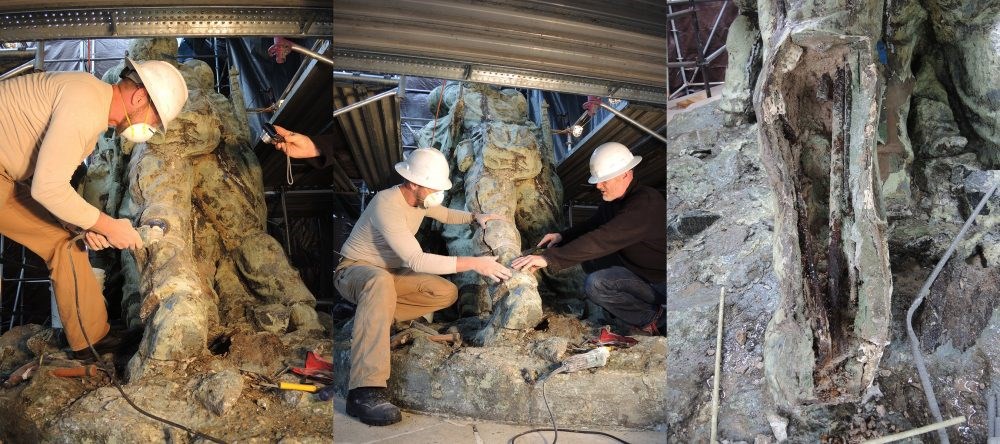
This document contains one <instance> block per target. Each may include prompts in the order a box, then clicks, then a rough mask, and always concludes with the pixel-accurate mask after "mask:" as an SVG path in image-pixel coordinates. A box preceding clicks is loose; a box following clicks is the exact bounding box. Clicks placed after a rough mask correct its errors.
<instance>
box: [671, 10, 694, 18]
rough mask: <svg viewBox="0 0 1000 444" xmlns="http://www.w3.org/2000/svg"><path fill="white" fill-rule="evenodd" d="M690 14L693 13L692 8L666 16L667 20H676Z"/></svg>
mask: <svg viewBox="0 0 1000 444" xmlns="http://www.w3.org/2000/svg"><path fill="white" fill-rule="evenodd" d="M692 12H694V8H687V9H684V10H681V11H677V12H671V13H669V14H667V18H668V19H672V18H677V17H683V16H685V15H688V14H690V13H692Z"/></svg>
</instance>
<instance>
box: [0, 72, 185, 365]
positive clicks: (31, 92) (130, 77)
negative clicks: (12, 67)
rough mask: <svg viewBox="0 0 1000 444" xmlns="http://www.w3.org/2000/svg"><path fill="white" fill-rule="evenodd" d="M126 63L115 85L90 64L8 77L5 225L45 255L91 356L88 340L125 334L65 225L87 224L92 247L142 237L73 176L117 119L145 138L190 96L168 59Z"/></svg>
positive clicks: (1, 176)
mask: <svg viewBox="0 0 1000 444" xmlns="http://www.w3.org/2000/svg"><path fill="white" fill-rule="evenodd" d="M126 66H127V69H126V70H125V72H123V74H122V76H123V79H122V81H121V82H119V83H118V84H116V85H108V84H107V83H104V82H102V81H101V80H99V79H97V78H95V77H94V76H93V75H91V74H89V73H86V72H53V73H38V74H29V75H24V76H20V77H14V78H11V79H8V80H5V81H2V82H0V141H2V142H0V234H2V235H4V236H7V237H8V238H10V239H13V240H14V241H15V242H17V243H19V244H21V245H24V246H25V247H27V248H28V249H30V250H31V251H33V252H35V253H36V254H38V255H39V256H40V257H41V258H42V259H43V260H45V262H46V264H47V265H48V268H49V270H50V276H51V278H52V289H53V292H54V293H55V298H56V304H57V305H58V309H59V316H60V318H62V320H63V326H64V328H65V332H66V339H67V341H68V342H69V345H70V348H71V349H72V350H73V351H74V355H75V356H76V357H78V358H86V357H87V356H88V355H89V350H88V349H87V342H88V339H89V342H90V343H92V344H94V345H95V348H97V350H98V351H99V352H104V351H111V350H113V349H114V347H115V346H116V345H117V338H115V337H113V336H108V332H109V330H110V326H109V324H108V313H107V310H106V308H105V306H104V297H103V296H102V289H101V288H98V285H97V281H96V279H95V277H94V273H93V271H92V270H91V267H90V262H89V260H88V258H87V252H86V250H85V249H83V248H82V247H81V246H79V245H76V244H75V243H73V242H72V240H71V239H72V237H73V235H72V234H71V233H70V232H69V231H68V230H67V229H66V226H75V227H78V228H79V229H82V230H85V232H86V235H85V238H84V239H85V241H86V243H87V245H88V246H90V247H91V248H94V249H101V248H106V247H114V248H119V249H124V248H130V249H134V248H140V247H142V239H141V238H140V237H139V233H138V232H137V231H136V230H135V229H134V228H133V227H132V224H131V222H130V221H129V220H128V219H115V218H114V217H112V216H109V215H107V214H104V213H102V212H101V211H100V210H98V209H97V208H95V207H93V206H91V205H90V204H88V203H87V202H86V201H85V200H83V198H82V197H80V195H78V194H77V193H76V191H75V190H74V189H73V187H72V186H71V185H70V178H71V177H72V175H73V172H74V171H75V170H76V168H77V167H78V166H79V165H80V164H81V163H82V162H83V159H84V158H86V157H87V156H88V155H89V154H90V153H91V152H92V151H93V150H94V146H95V144H96V143H97V138H98V136H99V135H100V134H101V133H103V132H105V131H106V130H107V129H108V128H109V127H113V128H115V129H117V130H118V132H120V133H121V134H122V136H123V137H126V138H128V139H129V140H132V141H135V142H137V143H138V142H145V141H146V140H148V139H149V138H150V137H151V136H152V135H153V133H154V132H155V131H156V128H157V127H158V128H159V129H160V130H166V127H167V124H168V123H169V122H170V121H171V120H173V119H174V117H176V116H177V114H178V113H180V110H181V107H183V106H184V102H185V101H187V86H186V85H185V84H184V78H183V77H182V76H181V73H180V72H179V71H177V69H176V68H174V67H173V66H171V65H170V64H168V63H165V62H159V61H150V62H134V61H132V60H128V59H127V60H126ZM71 258H72V259H71ZM77 295H79V298H78V299H79V309H78V307H77ZM78 312H79V320H78V314H77V313H78ZM81 322H82V324H83V329H82V330H81V328H80V324H81Z"/></svg>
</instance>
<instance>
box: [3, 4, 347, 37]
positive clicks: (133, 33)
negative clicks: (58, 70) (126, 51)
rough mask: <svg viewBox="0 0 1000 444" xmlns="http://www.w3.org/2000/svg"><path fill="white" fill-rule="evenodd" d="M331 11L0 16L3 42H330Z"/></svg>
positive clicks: (127, 10)
mask: <svg viewBox="0 0 1000 444" xmlns="http://www.w3.org/2000/svg"><path fill="white" fill-rule="evenodd" d="M332 17H333V10H332V8H315V7H270V8H262V7H236V6H225V7H214V6H183V7H122V8H87V9H55V10H43V11H37V10H36V11H20V12H4V13H0V41H39V40H55V39H89V38H132V37H220V36H226V37H238V36H275V35H281V36H286V37H327V38H328V37H329V36H330V35H331V34H332V33H333V18H332Z"/></svg>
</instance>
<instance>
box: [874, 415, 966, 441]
mask: <svg viewBox="0 0 1000 444" xmlns="http://www.w3.org/2000/svg"><path fill="white" fill-rule="evenodd" d="M963 422H965V417H964V416H959V417H958V418H951V419H949V420H947V421H940V422H935V423H934V424H928V425H925V426H923V427H919V428H916V429H913V430H908V431H905V432H901V433H896V434H893V435H889V436H883V437H881V438H875V439H873V440H870V441H865V442H863V443H862V444H882V443H886V442H893V441H899V440H901V439H903V438H909V437H911V436H917V435H922V434H924V433H927V432H932V431H934V430H937V431H938V433H941V432H943V431H944V428H945V427H950V426H953V425H956V424H961V423H963Z"/></svg>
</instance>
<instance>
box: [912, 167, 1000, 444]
mask: <svg viewBox="0 0 1000 444" xmlns="http://www.w3.org/2000/svg"><path fill="white" fill-rule="evenodd" d="M998 185H1000V183H997V184H994V185H993V187H992V188H990V191H989V192H987V193H986V194H984V195H983V198H982V199H981V200H980V201H979V205H977V206H976V209H975V211H973V212H972V214H971V215H969V218H968V219H967V220H966V221H965V225H963V226H962V229H961V230H959V231H958V234H957V235H955V239H954V240H953V241H951V245H950V246H949V247H948V251H946V252H945V253H944V256H942V257H941V260H939V261H938V263H937V265H936V266H935V267H934V271H932V272H931V275H930V277H928V278H927V281H926V282H924V286H923V287H922V288H921V289H920V293H917V298H916V299H914V300H913V304H911V305H910V309H909V310H907V311H906V334H907V336H909V337H910V351H911V352H912V353H913V363H914V364H915V365H916V366H917V373H919V374H920V385H921V386H922V387H923V389H924V396H925V397H927V404H928V406H929V407H930V410H931V414H932V415H933V416H934V419H935V420H937V421H938V422H941V421H942V418H941V409H940V407H938V402H937V397H935V396H934V387H933V386H931V378H930V375H928V373H927V366H926V365H925V364H924V358H923V355H921V354H920V339H919V338H917V334H916V333H914V332H913V313H915V312H916V311H917V308H918V307H920V304H921V303H922V302H923V301H924V297H926V296H927V294H928V293H930V291H931V284H933V283H934V280H935V279H937V276H938V274H939V273H941V269H943V268H944V264H946V263H947V262H948V259H949V258H951V254H952V253H954V252H955V247H956V246H958V242H959V241H960V240H962V238H963V237H965V232H966V231H968V230H969V227H970V226H972V222H973V221H975V220H976V216H978V215H979V212H980V211H983V207H985V206H986V202H988V201H989V200H990V196H993V193H995V192H996V191H997V186H998ZM963 420H964V417H963ZM938 437H939V438H940V439H941V442H942V443H943V444H948V433H947V432H945V431H944V429H938Z"/></svg>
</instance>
